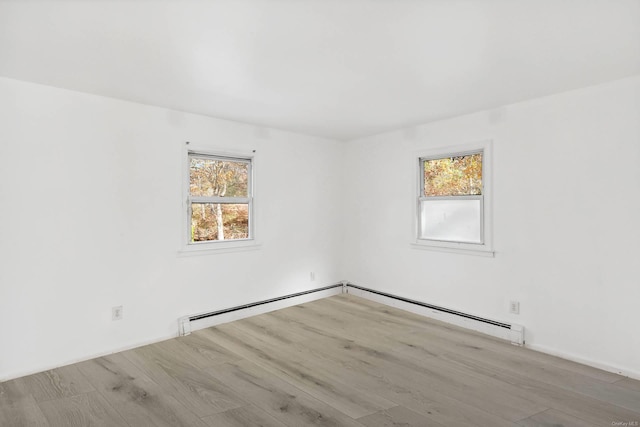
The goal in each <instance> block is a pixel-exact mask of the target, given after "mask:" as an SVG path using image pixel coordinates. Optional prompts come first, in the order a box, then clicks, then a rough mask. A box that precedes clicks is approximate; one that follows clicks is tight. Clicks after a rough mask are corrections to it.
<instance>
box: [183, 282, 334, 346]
mask: <svg viewBox="0 0 640 427" xmlns="http://www.w3.org/2000/svg"><path fill="white" fill-rule="evenodd" d="M342 288H343V287H342V285H340V286H336V287H333V288H331V289H324V290H320V291H313V290H312V291H311V292H309V293H306V294H304V295H299V296H292V297H286V299H280V300H278V301H273V302H265V303H259V305H255V306H252V304H247V307H246V308H244V307H240V308H235V309H233V311H229V312H227V313H221V314H213V315H211V316H208V317H203V318H201V319H195V320H193V319H192V317H197V315H195V316H185V317H181V318H180V319H178V335H179V336H184V335H189V334H190V333H191V332H193V331H197V330H199V329H205V328H210V327H212V326H216V325H221V324H223V323H229V322H233V321H235V320H240V319H244V318H247V317H251V316H257V315H259V314H264V313H269V312H271V311H275V310H280V309H282V308H286V307H292V306H294V305H298V304H303V303H305V302H310V301H315V300H318V299H322V298H327V297H331V296H334V295H339V294H341V293H342ZM283 298H285V297H283Z"/></svg>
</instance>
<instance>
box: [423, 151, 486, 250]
mask: <svg viewBox="0 0 640 427" xmlns="http://www.w3.org/2000/svg"><path fill="white" fill-rule="evenodd" d="M492 148H493V141H492V140H483V141H478V142H474V143H469V144H463V145H455V146H444V147H436V148H433V149H429V150H424V151H419V152H416V153H415V154H414V156H413V157H412V158H411V168H412V169H413V168H416V163H417V166H418V167H417V176H416V180H415V183H414V191H413V194H414V201H413V212H414V214H413V218H414V223H413V231H412V233H413V236H414V241H413V242H412V243H411V247H412V248H414V249H426V250H433V251H441V252H451V253H460V254H468V255H478V256H487V257H493V256H494V250H493V211H492V206H493V203H492V201H493V199H492V196H493V194H492V193H493V191H492V189H493V188H492V184H493V182H492V171H493V150H492ZM479 151H482V194H483V197H482V199H483V200H482V210H481V220H482V223H481V230H482V237H483V243H465V242H448V241H440V240H429V239H421V238H419V237H418V236H419V235H420V200H421V191H422V185H423V184H422V181H423V180H424V177H423V176H422V160H423V159H429V158H431V159H438V158H445V157H450V156H456V155H464V154H470V153H477V152H479Z"/></svg>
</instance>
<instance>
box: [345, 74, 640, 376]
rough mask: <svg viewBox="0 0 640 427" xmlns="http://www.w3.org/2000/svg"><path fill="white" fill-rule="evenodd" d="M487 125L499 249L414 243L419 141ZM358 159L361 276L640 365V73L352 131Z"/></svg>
mask: <svg viewBox="0 0 640 427" xmlns="http://www.w3.org/2000/svg"><path fill="white" fill-rule="evenodd" d="M483 139H492V140H493V144H494V145H493V154H494V155H493V161H494V170H493V183H494V185H493V191H494V193H493V195H494V197H493V200H494V203H493V213H494V215H493V220H494V222H493V223H494V248H495V251H496V253H495V258H483V257H477V256H470V255H462V254H451V253H444V252H433V251H426V250H419V249H412V248H410V246H409V245H410V242H412V241H413V238H414V236H413V234H412V232H413V220H414V218H413V216H414V212H415V202H414V198H415V195H414V193H413V189H414V181H415V176H416V173H417V172H416V170H415V169H414V164H415V161H414V159H415V158H416V157H417V154H416V153H417V152H418V151H419V150H425V149H429V148H433V147H441V146H451V145H459V144H464V143H469V142H475V141H479V140H483ZM345 165H348V167H347V168H346V169H345V173H346V174H345V182H346V183H347V187H346V192H345V206H344V210H345V212H348V213H349V215H348V216H347V217H346V218H347V222H346V229H345V240H344V241H345V248H344V257H343V259H342V262H343V264H342V265H343V268H344V271H345V277H346V278H348V279H349V280H350V281H352V282H354V283H356V284H359V285H362V286H367V287H371V288H375V289H379V290H384V291H387V292H391V293H395V294H398V295H402V296H406V297H410V298H415V299H418V300H421V301H426V302H430V303H434V304H438V305H441V306H444V307H449V308H453V309H456V310H461V311H465V312H469V313H474V314H477V315H480V316H484V317H488V318H494V319H498V320H506V321H510V322H513V323H519V324H522V325H524V326H525V328H526V340H527V345H529V346H531V347H532V348H537V349H541V350H544V351H547V352H552V353H557V354H561V355H564V356H565V357H571V358H574V359H580V360H584V361H587V362H589V363H591V364H595V365H599V366H603V367H606V368H609V369H612V370H617V371H620V372H623V373H626V374H632V375H634V376H636V377H639V376H640V339H638V326H639V325H640V323H639V321H638V318H639V317H638V301H640V286H639V284H640V282H639V279H638V277H639V275H638V261H639V260H640V250H639V249H638V244H639V242H640V221H639V218H640V197H638V196H639V194H640V193H639V189H640V166H639V165H640V76H636V77H634V78H629V79H625V80H619V81H615V82H611V83H608V84H604V85H600V86H596V87H591V88H587V89H582V90H577V91H572V92H567V93H562V94H558V95H554V96H550V97H545V98H540V99H536V100H533V101H530V102H524V103H519V104H515V105H510V106H507V107H504V108H501V109H498V110H494V111H488V112H482V113H477V114H472V115H467V116H462V117H458V118H454V119H451V120H445V121H440V122H437V123H432V124H429V125H424V126H418V127H413V128H408V129H403V130H400V131H396V132H391V133H386V134H382V135H378V136H373V137H370V138H364V139H361V140H356V141H351V142H349V143H348V144H347V147H346V153H345ZM511 299H513V300H518V301H520V303H521V306H520V309H521V314H520V315H518V316H517V315H511V314H508V301H509V300H511Z"/></svg>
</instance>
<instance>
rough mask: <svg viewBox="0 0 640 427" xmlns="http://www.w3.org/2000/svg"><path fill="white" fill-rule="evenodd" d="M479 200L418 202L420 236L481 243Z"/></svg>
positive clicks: (480, 207)
mask: <svg viewBox="0 0 640 427" xmlns="http://www.w3.org/2000/svg"><path fill="white" fill-rule="evenodd" d="M481 209H482V206H481V203H480V200H478V199H473V200H426V201H422V202H421V204H420V210H421V212H420V214H421V218H420V225H421V228H422V230H420V238H422V239H431V240H444V241H448V242H469V243H482V234H481V227H480V222H481V214H480V211H481Z"/></svg>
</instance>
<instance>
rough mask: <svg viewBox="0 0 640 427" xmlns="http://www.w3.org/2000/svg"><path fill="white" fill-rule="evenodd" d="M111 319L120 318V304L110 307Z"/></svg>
mask: <svg viewBox="0 0 640 427" xmlns="http://www.w3.org/2000/svg"><path fill="white" fill-rule="evenodd" d="M111 320H122V306H121V305H119V306H117V307H112V308H111Z"/></svg>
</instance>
